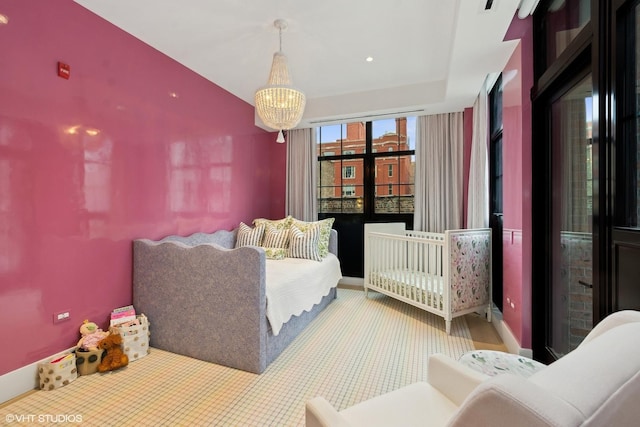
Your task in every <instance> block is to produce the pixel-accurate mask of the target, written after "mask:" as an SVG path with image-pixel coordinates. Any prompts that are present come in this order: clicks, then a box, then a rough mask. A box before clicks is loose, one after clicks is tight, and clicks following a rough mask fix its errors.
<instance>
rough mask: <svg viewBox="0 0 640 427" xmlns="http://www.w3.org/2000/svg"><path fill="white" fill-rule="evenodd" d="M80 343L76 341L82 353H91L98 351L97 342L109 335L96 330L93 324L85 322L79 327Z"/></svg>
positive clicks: (96, 327)
mask: <svg viewBox="0 0 640 427" xmlns="http://www.w3.org/2000/svg"><path fill="white" fill-rule="evenodd" d="M80 335H81V338H80V341H78V348H79V349H80V350H84V351H91V350H97V349H98V342H99V341H100V340H101V339H103V338H105V337H106V336H107V335H109V332H104V331H103V330H102V329H100V328H98V325H96V324H95V323H93V322H89V321H88V320H85V321H84V322H83V323H82V325H80Z"/></svg>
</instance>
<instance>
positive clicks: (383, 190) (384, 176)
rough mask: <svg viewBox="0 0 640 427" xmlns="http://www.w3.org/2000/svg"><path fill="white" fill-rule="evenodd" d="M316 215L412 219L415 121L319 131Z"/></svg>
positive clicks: (375, 123)
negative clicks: (397, 215)
mask: <svg viewBox="0 0 640 427" xmlns="http://www.w3.org/2000/svg"><path fill="white" fill-rule="evenodd" d="M316 132H317V133H316V141H317V154H318V210H319V212H320V213H364V211H365V209H366V206H367V199H368V198H373V199H374V201H373V204H371V205H370V206H371V207H372V209H373V210H374V213H413V209H414V176H415V117H402V118H397V119H385V120H377V121H373V122H354V123H346V124H338V125H330V126H322V127H319V128H317V129H316Z"/></svg>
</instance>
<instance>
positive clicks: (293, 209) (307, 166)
mask: <svg viewBox="0 0 640 427" xmlns="http://www.w3.org/2000/svg"><path fill="white" fill-rule="evenodd" d="M286 144H287V186H286V196H285V205H286V206H285V214H286V215H291V216H293V217H294V218H297V219H299V220H301V221H316V220H317V219H318V201H317V198H316V185H317V184H316V183H317V172H316V163H317V157H318V154H317V153H316V142H315V132H314V131H313V129H293V130H290V131H288V132H287V142H286Z"/></svg>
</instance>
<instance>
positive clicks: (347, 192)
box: [342, 185, 356, 197]
mask: <svg viewBox="0 0 640 427" xmlns="http://www.w3.org/2000/svg"><path fill="white" fill-rule="evenodd" d="M355 195H356V187H355V185H345V186H344V187H342V196H343V197H351V196H355Z"/></svg>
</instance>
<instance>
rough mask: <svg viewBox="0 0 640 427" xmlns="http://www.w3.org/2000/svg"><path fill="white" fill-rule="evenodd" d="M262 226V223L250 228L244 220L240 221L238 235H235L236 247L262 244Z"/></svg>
mask: <svg viewBox="0 0 640 427" xmlns="http://www.w3.org/2000/svg"><path fill="white" fill-rule="evenodd" d="M264 228H265V226H264V224H262V225H258V226H256V227H254V228H251V227H249V226H248V225H247V224H245V223H244V222H241V223H240V226H239V227H238V236H237V237H236V248H240V247H242V246H260V245H261V244H262V235H263V234H264Z"/></svg>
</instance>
